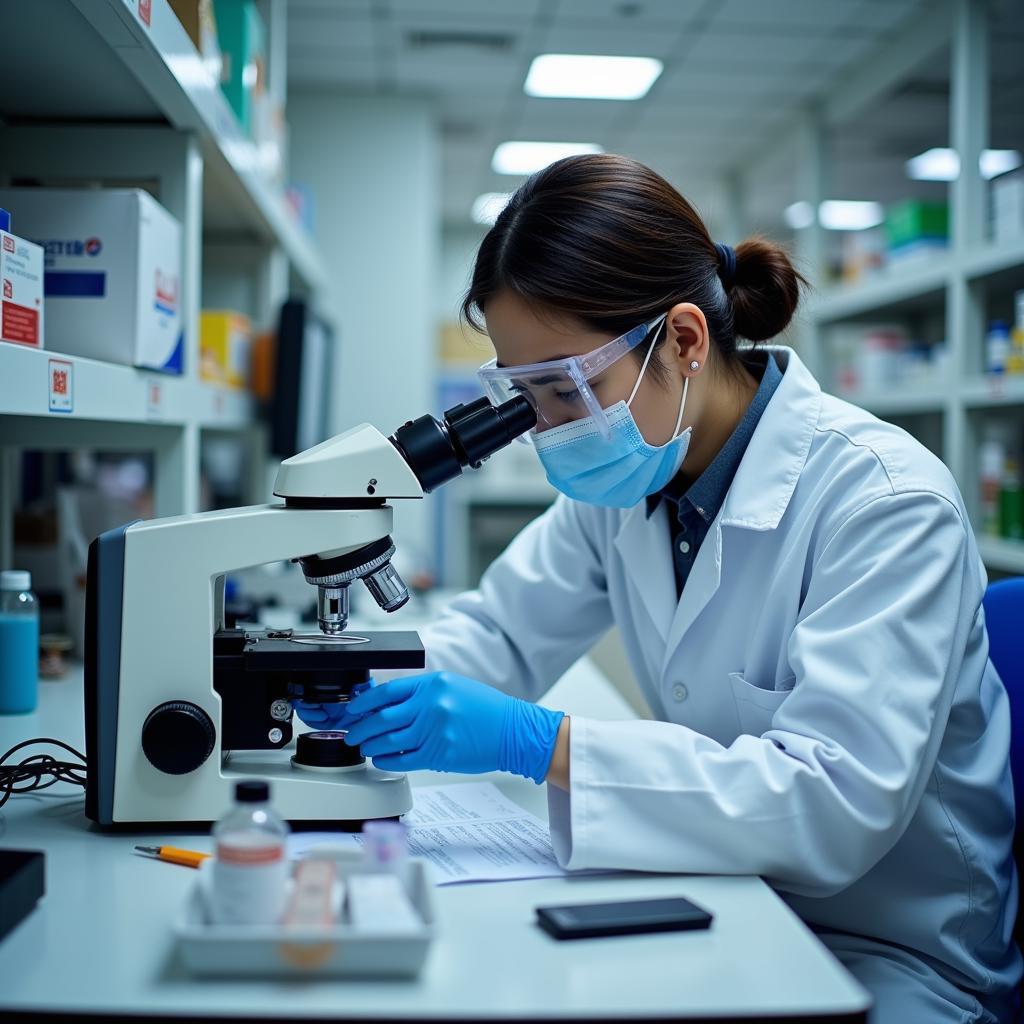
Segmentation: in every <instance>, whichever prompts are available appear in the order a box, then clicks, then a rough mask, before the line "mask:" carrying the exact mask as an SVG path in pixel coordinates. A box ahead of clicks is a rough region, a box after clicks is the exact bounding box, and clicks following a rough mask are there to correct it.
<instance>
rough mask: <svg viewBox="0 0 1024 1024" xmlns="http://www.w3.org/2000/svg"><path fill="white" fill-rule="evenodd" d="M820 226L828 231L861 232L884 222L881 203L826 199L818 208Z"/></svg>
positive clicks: (861, 200) (862, 200)
mask: <svg viewBox="0 0 1024 1024" xmlns="http://www.w3.org/2000/svg"><path fill="white" fill-rule="evenodd" d="M818 219H819V220H820V221H821V226H822V227H823V228H827V229H828V230H829V231H863V230H864V229H865V228H873V227H877V226H878V225H879V224H881V223H882V221H883V220H885V210H884V209H883V207H882V204H881V203H875V202H872V201H871V200H864V199H826V200H825V201H824V202H823V203H821V205H820V206H819V207H818Z"/></svg>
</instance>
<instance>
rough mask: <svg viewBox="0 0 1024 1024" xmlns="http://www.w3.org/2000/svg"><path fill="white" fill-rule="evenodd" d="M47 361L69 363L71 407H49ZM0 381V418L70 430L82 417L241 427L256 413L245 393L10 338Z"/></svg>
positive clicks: (0, 360) (2, 348)
mask: <svg viewBox="0 0 1024 1024" xmlns="http://www.w3.org/2000/svg"><path fill="white" fill-rule="evenodd" d="M51 360H61V361H62V362H66V363H70V364H71V374H70V385H69V386H70V389H71V409H70V411H67V412H64V411H54V410H52V409H51V408H50V361H51ZM60 368H61V369H63V368H64V367H63V366H61V367H60ZM0 382H2V384H0V392H2V396H3V397H2V400H0V411H2V416H0V420H2V419H3V417H7V416H36V417H46V418H48V419H50V420H52V421H61V420H65V421H68V426H69V429H70V430H74V429H75V426H74V424H75V422H76V421H77V422H80V421H82V420H100V421H105V422H113V423H133V424H150V425H161V424H169V425H176V424H185V423H196V424H198V426H200V427H203V428H205V429H213V430H241V429H245V428H246V427H248V426H250V425H251V424H252V422H253V416H254V401H253V398H252V395H250V394H249V393H248V392H243V391H234V390H231V389H228V388H221V387H217V386H216V385H213V384H208V383H205V382H203V381H195V380H189V379H188V378H184V377H173V376H170V375H168V374H163V373H155V372H149V371H146V370H139V369H136V368H135V367H131V366H120V365H118V364H116V363H104V362H100V361H98V360H95V359H83V358H82V357H80V356H68V355H62V354H61V353H60V352H50V351H46V350H39V349H32V348H25V347H23V346H21V345H12V344H10V343H8V342H0ZM0 440H2V437H0Z"/></svg>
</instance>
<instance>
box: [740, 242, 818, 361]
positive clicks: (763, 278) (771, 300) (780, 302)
mask: <svg viewBox="0 0 1024 1024" xmlns="http://www.w3.org/2000/svg"><path fill="white" fill-rule="evenodd" d="M806 285H807V281H806V280H805V279H804V277H803V275H801V274H800V273H799V272H798V271H797V270H796V268H795V267H794V266H793V263H792V261H791V260H790V258H789V255H788V254H787V252H786V250H785V249H783V248H782V246H780V245H776V244H775V243H774V242H769V241H768V240H767V239H766V238H761V237H759V236H757V237H753V238H748V239H746V241H744V242H741V243H740V244H739V245H738V246H736V272H735V276H734V278H733V281H732V287H731V288H730V289H729V299H730V301H731V302H732V315H733V327H734V330H735V333H736V335H737V337H740V338H745V339H746V340H747V341H766V340H767V339H768V338H774V337H775V336H776V335H777V334H781V333H782V332H783V331H784V330H785V329H786V327H787V326H788V324H789V322H790V320H792V319H793V314H794V312H796V307H797V303H798V302H799V301H800V288H801V286H806Z"/></svg>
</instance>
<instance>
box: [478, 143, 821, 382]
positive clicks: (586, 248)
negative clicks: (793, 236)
mask: <svg viewBox="0 0 1024 1024" xmlns="http://www.w3.org/2000/svg"><path fill="white" fill-rule="evenodd" d="M727 258H728V254H727V253H720V249H719V248H716V246H715V243H714V242H713V241H712V239H711V236H710V235H709V234H708V231H707V228H706V227H705V226H704V222H703V221H702V220H701V219H700V216H699V215H698V214H697V212H696V210H694V208H693V207H692V206H691V205H690V204H689V203H688V202H687V201H686V200H685V199H684V198H683V197H682V196H681V195H680V194H679V193H678V192H677V191H676V190H675V189H674V188H673V187H672V186H671V185H670V184H669V183H668V182H667V181H666V180H665V179H664V178H662V177H661V176H660V175H659V174H656V173H655V172H654V171H652V170H651V169H650V168H649V167H645V166H644V165H643V164H641V163H638V162H637V161H636V160H631V159H629V158H628V157H624V156H613V155H610V154H609V155H598V156H576V157H567V158H566V159H564V160H559V161H557V162H556V163H553V164H551V165H550V166H549V167H546V168H544V170H542V171H538V172H537V173H536V174H534V175H533V176H532V177H530V178H529V179H528V180H527V181H526V182H524V183H523V185H522V186H520V188H519V189H518V191H516V193H515V194H514V195H513V196H512V198H511V200H510V201H509V203H508V205H507V206H506V207H505V209H504V210H502V212H501V214H500V215H499V216H498V219H497V220H496V221H495V223H494V226H493V227H492V228H491V229H490V231H488V232H487V235H486V236H485V237H484V240H483V242H482V243H481V245H480V250H479V252H478V253H477V257H476V264H475V266H474V268H473V277H472V281H471V283H470V286H469V291H468V292H467V293H466V297H465V300H464V301H463V303H462V315H463V317H464V318H465V319H466V320H467V321H468V322H469V324H470V325H471V326H472V327H474V328H475V329H476V330H478V331H483V329H484V325H483V322H482V316H481V314H482V315H483V316H486V309H487V301H488V299H490V298H491V297H492V296H494V295H495V294H497V293H498V292H499V291H500V290H502V289H508V290H509V291H511V292H514V293H515V294H517V295H520V296H522V298H524V299H526V300H527V301H528V302H530V303H534V304H536V305H538V306H540V307H542V308H546V309H548V310H551V311H553V312H555V313H559V314H568V315H570V316H573V317H575V318H576V319H578V320H579V321H581V322H582V323H583V324H585V325H586V326H588V327H590V328H591V329H593V330H597V331H602V332H607V333H609V334H622V333H624V332H625V331H628V330H630V329H631V328H633V327H636V325H637V324H639V323H643V322H644V321H645V320H651V319H653V318H654V317H656V316H657V315H658V314H659V313H663V312H665V311H667V310H668V309H670V308H671V307H672V306H674V305H675V304H676V303H678V302H692V303H694V304H695V305H696V306H699V307H700V309H701V310H702V311H703V312H704V316H705V318H706V319H707V323H708V329H709V331H710V333H711V337H712V339H713V341H714V343H715V345H716V347H717V349H718V352H719V354H720V355H721V356H722V357H723V360H724V362H725V364H726V365H727V366H732V365H734V364H735V361H736V358H737V357H736V340H737V339H738V338H743V339H746V340H748V341H752V342H757V341H763V340H765V339H768V338H772V337H774V336H775V335H776V334H778V333H779V332H781V331H782V330H783V329H784V328H785V327H786V325H787V324H788V323H789V321H790V319H791V318H792V316H793V313H794V311H795V310H796V306H797V303H798V302H799V299H800V286H801V285H802V284H806V282H805V281H804V278H803V277H802V276H801V275H800V274H799V273H797V271H796V270H795V269H794V268H793V264H792V263H791V262H790V259H789V257H788V256H787V255H786V252H785V250H783V249H782V248H781V247H780V246H778V245H776V244H774V243H773V242H769V241H768V240H767V239H764V238H749V239H747V240H746V241H745V242H743V243H741V244H740V245H738V246H737V247H736V250H735V269H734V270H732V268H731V267H729V266H723V259H727ZM729 270H732V274H731V275H730V274H729ZM730 276H731V280H730ZM661 337H662V338H664V334H662V335H661ZM638 355H639V357H640V358H642V357H643V355H644V353H643V352H642V351H640V352H639V353H638ZM655 363H657V361H656V360H655V361H654V362H652V363H651V366H652V367H655ZM659 365H660V364H659ZM655 372H657V369H655Z"/></svg>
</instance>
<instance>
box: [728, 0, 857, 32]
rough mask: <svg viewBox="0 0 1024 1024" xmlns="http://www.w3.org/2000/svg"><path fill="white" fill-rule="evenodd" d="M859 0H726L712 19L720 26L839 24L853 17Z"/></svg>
mask: <svg viewBox="0 0 1024 1024" xmlns="http://www.w3.org/2000/svg"><path fill="white" fill-rule="evenodd" d="M856 8H857V0H724V2H722V3H721V4H720V5H719V7H718V11H717V13H716V14H715V17H714V20H713V22H712V24H713V25H715V26H716V27H718V26H723V27H724V26H726V25H733V26H736V25H738V26H743V25H759V26H774V27H775V28H776V29H777V30H778V31H779V33H782V32H784V31H786V30H796V31H797V32H805V31H807V30H808V29H821V28H835V27H837V26H839V25H843V24H846V23H847V22H849V21H851V20H852V16H853V14H854V12H855V10H856Z"/></svg>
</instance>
